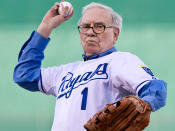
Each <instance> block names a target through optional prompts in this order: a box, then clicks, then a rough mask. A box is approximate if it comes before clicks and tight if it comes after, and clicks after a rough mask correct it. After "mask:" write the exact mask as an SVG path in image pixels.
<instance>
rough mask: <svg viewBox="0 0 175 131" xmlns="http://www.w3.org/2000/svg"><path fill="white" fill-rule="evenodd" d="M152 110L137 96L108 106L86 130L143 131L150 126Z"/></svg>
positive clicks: (87, 124)
mask: <svg viewBox="0 0 175 131" xmlns="http://www.w3.org/2000/svg"><path fill="white" fill-rule="evenodd" d="M150 113H151V108H150V106H149V104H148V103H147V102H145V101H143V100H141V99H140V98H138V97H136V96H127V97H124V98H123V99H121V100H119V101H117V102H115V103H112V104H107V105H106V107H105V108H104V109H102V110H101V111H99V112H97V113H96V114H95V115H94V116H93V118H92V119H90V120H89V121H88V122H87V123H86V124H85V125H84V128H85V129H86V130H87V131H141V130H143V129H144V128H145V127H146V126H148V124H149V121H150Z"/></svg>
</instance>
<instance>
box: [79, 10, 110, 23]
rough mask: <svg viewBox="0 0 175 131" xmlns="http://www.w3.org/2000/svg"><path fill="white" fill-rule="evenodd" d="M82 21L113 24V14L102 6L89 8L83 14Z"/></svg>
mask: <svg viewBox="0 0 175 131" xmlns="http://www.w3.org/2000/svg"><path fill="white" fill-rule="evenodd" d="M81 23H104V24H111V23H112V16H111V14H110V13H109V11H107V10H105V9H102V8H92V9H88V10H87V11H86V12H85V13H84V14H83V16H82V20H81Z"/></svg>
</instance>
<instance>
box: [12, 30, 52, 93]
mask: <svg viewBox="0 0 175 131" xmlns="http://www.w3.org/2000/svg"><path fill="white" fill-rule="evenodd" d="M49 41H50V39H49V38H48V39H47V38H44V37H43V36H41V35H40V34H39V33H38V32H36V31H33V32H32V34H31V36H30V38H29V39H28V40H27V41H26V42H25V43H24V45H23V46H22V48H21V51H20V53H19V56H18V63H17V65H16V67H15V69H14V73H13V80H14V82H15V83H17V84H18V85H19V86H21V87H23V88H24V89H27V90H29V91H39V88H38V82H39V80H40V77H41V76H40V73H41V61H42V60H43V58H44V49H45V48H46V46H47V44H48V42H49Z"/></svg>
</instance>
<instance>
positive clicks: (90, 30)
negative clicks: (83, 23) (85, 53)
mask: <svg viewBox="0 0 175 131" xmlns="http://www.w3.org/2000/svg"><path fill="white" fill-rule="evenodd" d="M86 34H87V35H88V36H90V37H93V36H97V34H96V33H95V32H94V31H93V28H89V30H87V32H86Z"/></svg>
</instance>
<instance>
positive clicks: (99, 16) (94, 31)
mask: <svg viewBox="0 0 175 131" xmlns="http://www.w3.org/2000/svg"><path fill="white" fill-rule="evenodd" d="M58 8H59V3H55V4H54V6H53V7H52V8H51V9H50V10H49V11H48V12H47V13H46V15H45V17H44V18H43V20H42V22H41V24H40V26H39V27H38V30H37V31H34V32H33V33H32V34H31V36H30V38H29V39H28V40H27V41H26V43H25V44H24V45H23V47H22V49H21V51H20V54H19V57H18V64H17V65H16V67H15V70H14V81H15V82H16V83H17V84H18V85H20V86H21V87H23V88H25V89H27V90H29V91H41V92H43V93H45V94H51V95H54V96H56V107H55V117H54V122H53V126H52V131H58V130H59V131H82V130H84V128H83V125H84V124H85V123H86V122H87V121H88V120H89V119H90V118H91V117H92V116H93V115H94V114H95V113H96V112H98V111H99V110H101V109H103V108H104V106H105V105H106V104H108V103H113V102H115V101H117V100H119V99H121V98H123V97H125V96H128V95H135V96H138V97H139V98H141V99H142V100H144V101H145V102H147V103H149V106H150V107H151V109H152V111H156V110H158V109H159V108H161V107H163V106H164V105H165V101H166V83H165V82H164V81H162V80H158V79H156V77H155V76H154V75H153V73H152V72H151V70H150V69H149V68H148V67H147V66H146V65H145V64H144V63H143V62H142V61H141V60H140V59H139V58H138V57H137V56H135V55H133V54H131V53H127V52H119V51H116V49H115V47H114V44H115V43H116V41H117V39H118V36H119V33H120V31H121V28H122V18H121V16H119V14H117V13H116V12H114V11H113V10H112V9H111V8H110V7H107V6H104V5H102V4H98V3H91V4H89V5H87V6H86V7H84V8H83V11H82V17H81V18H80V20H79V22H78V30H79V35H80V39H81V45H82V48H83V50H84V55H83V59H84V61H77V62H73V63H70V64H66V65H61V66H59V67H49V68H42V69H41V61H42V59H43V58H44V53H43V52H44V49H45V48H46V46H47V44H48V42H49V40H50V39H49V35H50V34H51V32H52V31H53V29H55V28H56V27H59V25H60V24H61V23H63V22H64V21H66V20H68V19H69V18H70V17H71V16H72V15H73V13H72V14H71V15H70V16H67V17H64V16H65V13H66V11H67V7H65V8H64V9H63V13H62V14H58V12H57V10H58ZM60 47H61V46H60ZM57 59H58V56H57ZM60 59H61V58H60Z"/></svg>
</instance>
